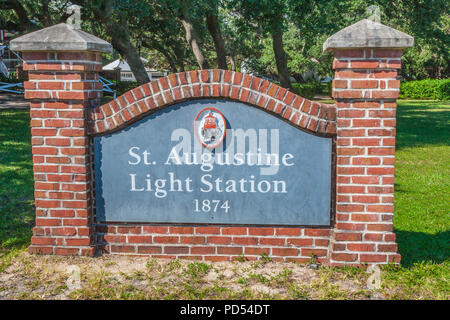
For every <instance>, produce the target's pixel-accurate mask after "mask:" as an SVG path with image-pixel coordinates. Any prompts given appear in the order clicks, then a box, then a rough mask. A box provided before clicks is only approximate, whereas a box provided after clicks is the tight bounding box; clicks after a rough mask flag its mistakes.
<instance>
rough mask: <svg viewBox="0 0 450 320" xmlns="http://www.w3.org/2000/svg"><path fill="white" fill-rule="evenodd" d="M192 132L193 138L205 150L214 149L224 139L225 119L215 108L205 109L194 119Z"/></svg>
mask: <svg viewBox="0 0 450 320" xmlns="http://www.w3.org/2000/svg"><path fill="white" fill-rule="evenodd" d="M194 131H195V137H196V138H197V140H198V141H199V142H200V143H201V144H202V145H203V146H204V147H205V148H208V149H214V148H216V147H217V146H219V145H220V144H221V143H222V141H223V139H224V138H225V134H226V131H227V124H226V121H225V117H224V116H223V114H222V113H221V112H220V111H219V110H217V109H216V108H205V109H203V110H202V111H200V112H199V114H198V115H197V117H196V118H195V121H194Z"/></svg>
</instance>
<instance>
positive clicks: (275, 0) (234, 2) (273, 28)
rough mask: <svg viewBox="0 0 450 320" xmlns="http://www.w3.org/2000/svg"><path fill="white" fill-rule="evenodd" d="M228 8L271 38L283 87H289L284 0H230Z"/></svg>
mask: <svg viewBox="0 0 450 320" xmlns="http://www.w3.org/2000/svg"><path fill="white" fill-rule="evenodd" d="M230 9H231V10H233V11H234V12H235V13H237V14H238V15H240V16H241V17H242V19H243V20H244V21H246V22H247V23H254V24H256V25H258V26H259V27H260V28H261V30H262V32H263V33H268V34H269V35H270V37H271V38H272V48H273V52H274V56H275V62H276V66H277V71H278V77H279V80H280V83H281V85H282V86H283V87H285V88H288V89H291V88H292V86H291V81H290V75H289V71H288V68H287V60H288V58H287V55H286V52H285V51H284V47H283V32H284V30H285V28H286V19H285V17H286V15H287V14H288V11H289V6H288V5H287V1H284V0H261V1H257V0H231V1H230Z"/></svg>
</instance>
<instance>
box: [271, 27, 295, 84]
mask: <svg viewBox="0 0 450 320" xmlns="http://www.w3.org/2000/svg"><path fill="white" fill-rule="evenodd" d="M272 44H273V52H274V54H275V62H276V65H277V71H278V77H279V78H280V83H281V86H283V87H285V88H287V89H292V85H291V80H290V79H289V70H288V67H287V57H286V52H284V48H283V33H282V32H281V31H276V32H273V33H272Z"/></svg>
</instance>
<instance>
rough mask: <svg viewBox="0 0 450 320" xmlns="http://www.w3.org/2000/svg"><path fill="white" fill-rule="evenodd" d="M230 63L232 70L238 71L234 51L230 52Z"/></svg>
mask: <svg viewBox="0 0 450 320" xmlns="http://www.w3.org/2000/svg"><path fill="white" fill-rule="evenodd" d="M230 65H231V70H233V71H236V62H235V60H234V54H233V52H230Z"/></svg>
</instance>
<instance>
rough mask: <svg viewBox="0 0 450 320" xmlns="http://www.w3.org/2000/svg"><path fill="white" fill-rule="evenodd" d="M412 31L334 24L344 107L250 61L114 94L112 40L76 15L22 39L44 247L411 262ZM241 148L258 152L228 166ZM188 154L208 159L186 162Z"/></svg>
mask: <svg viewBox="0 0 450 320" xmlns="http://www.w3.org/2000/svg"><path fill="white" fill-rule="evenodd" d="M412 44H413V39H412V38H411V37H410V36H408V35H406V34H404V33H401V32H399V31H397V30H394V29H392V28H389V27H386V26H384V25H381V24H379V23H376V22H372V21H369V20H362V21H360V22H358V23H357V24H355V25H352V26H350V27H348V28H346V29H343V30H342V31H340V32H338V33H337V34H335V35H334V36H332V37H330V38H329V39H328V40H327V42H326V43H325V45H324V49H325V50H330V51H333V52H334V55H335V59H334V62H333V68H334V69H335V72H336V75H335V80H333V98H334V99H335V104H333V105H330V104H323V103H317V102H312V101H309V100H307V99H304V98H302V97H300V96H297V95H295V94H293V93H292V92H289V91H287V90H286V89H284V88H282V87H279V86H278V85H276V84H274V83H271V82H268V81H266V80H262V79H260V78H258V77H254V76H251V75H248V74H242V73H239V72H232V71H229V70H199V71H190V72H182V73H177V74H171V75H169V76H168V77H164V78H161V79H158V80H157V81H153V82H150V83H148V84H144V85H142V86H139V87H137V88H135V89H133V90H131V91H129V92H127V93H125V94H124V95H122V96H120V97H118V98H117V99H116V100H113V101H111V102H109V103H107V104H104V105H101V106H100V105H99V101H100V98H101V97H102V91H101V89H102V88H101V84H100V83H99V82H98V73H99V71H100V70H101V66H102V64H101V54H102V53H103V52H110V51H111V46H110V45H109V44H108V43H106V42H105V41H103V40H101V39H98V38H95V37H94V36H92V35H89V34H87V33H85V32H83V31H81V30H77V29H73V28H72V27H70V26H68V25H66V24H58V25H55V26H52V27H49V28H46V29H43V30H40V31H36V32H33V33H30V34H27V35H25V36H22V37H20V38H17V39H15V40H13V41H12V42H11V48H12V49H14V50H18V51H22V53H23V59H24V65H23V67H24V70H26V71H28V74H29V81H27V82H26V83H25V97H26V98H27V99H30V115H31V133H32V145H33V147H32V151H33V164H34V165H33V168H34V180H35V205H36V226H35V227H34V229H33V237H32V240H31V246H30V248H29V250H30V252H33V253H40V254H61V255H94V254H96V253H113V254H130V255H149V256H152V257H163V258H189V259H199V260H211V261H223V260H231V259H236V258H238V257H239V256H242V255H244V256H245V257H246V258H248V259H257V258H259V257H260V256H261V255H262V254H267V255H269V256H270V257H272V258H273V259H274V260H281V261H291V260H292V261H300V262H307V261H310V259H311V257H312V256H315V257H316V259H318V260H319V261H321V262H323V263H328V264H330V265H342V264H353V265H359V264H362V263H369V264H371V263H388V262H399V261H400V255H399V254H398V253H397V245H396V242H395V234H394V233H393V225H392V219H393V212H394V206H393V202H394V196H393V195H394V162H395V125H396V122H395V121H396V120H395V111H396V98H397V97H398V93H399V86H400V83H399V80H397V70H398V69H399V68H400V65H401V61H400V57H401V50H402V49H403V48H407V47H410V46H412ZM177 130H178V131H177ZM182 141H185V142H186V141H188V142H189V143H187V144H184V145H183V144H182ZM252 141H253V142H255V141H256V142H255V143H256V144H255V145H252ZM240 143H241V144H240ZM239 145H241V146H243V147H242V148H243V149H242V150H241V151H243V152H237V151H239ZM252 146H253V147H254V149H251V148H252ZM191 147H192V150H191V149H190V148H191ZM232 148H234V149H233V150H234V151H233V152H234V153H232V155H234V156H235V155H236V154H241V155H243V156H244V157H245V159H241V160H239V159H237V160H236V157H234V158H233V159H235V160H236V161H237V162H235V163H228V164H224V163H220V161H219V160H218V159H219V158H220V157H221V158H225V156H224V155H225V154H228V153H230V152H229V150H231V149H232ZM249 148H250V149H251V150H250V149H249ZM236 150H237V151H236ZM252 150H253V151H252ZM274 150H275V151H274ZM188 151H189V152H188ZM185 154H189V155H192V157H194V156H201V155H202V154H207V155H208V157H207V158H208V159H209V160H206V162H205V160H201V161H200V160H198V161H200V162H195V161H194V160H192V159H193V158H192V159H191V158H189V159H190V160H187V159H185V160H182V161H179V159H177V156H178V155H185ZM268 154H269V155H272V154H274V157H275V158H276V160H275V165H274V163H273V162H265V161H269V160H267V159H270V157H269V158H266V157H265V156H267V155H268ZM252 157H253V160H252ZM238 158H239V157H238ZM193 161H194V162H193ZM211 161H213V162H214V161H215V162H214V164H213V163H212V162H211ZM241 161H242V163H240V162H241ZM270 161H272V160H270ZM208 165H209V166H210V167H208ZM203 166H204V167H203ZM205 201H206V202H205Z"/></svg>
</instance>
